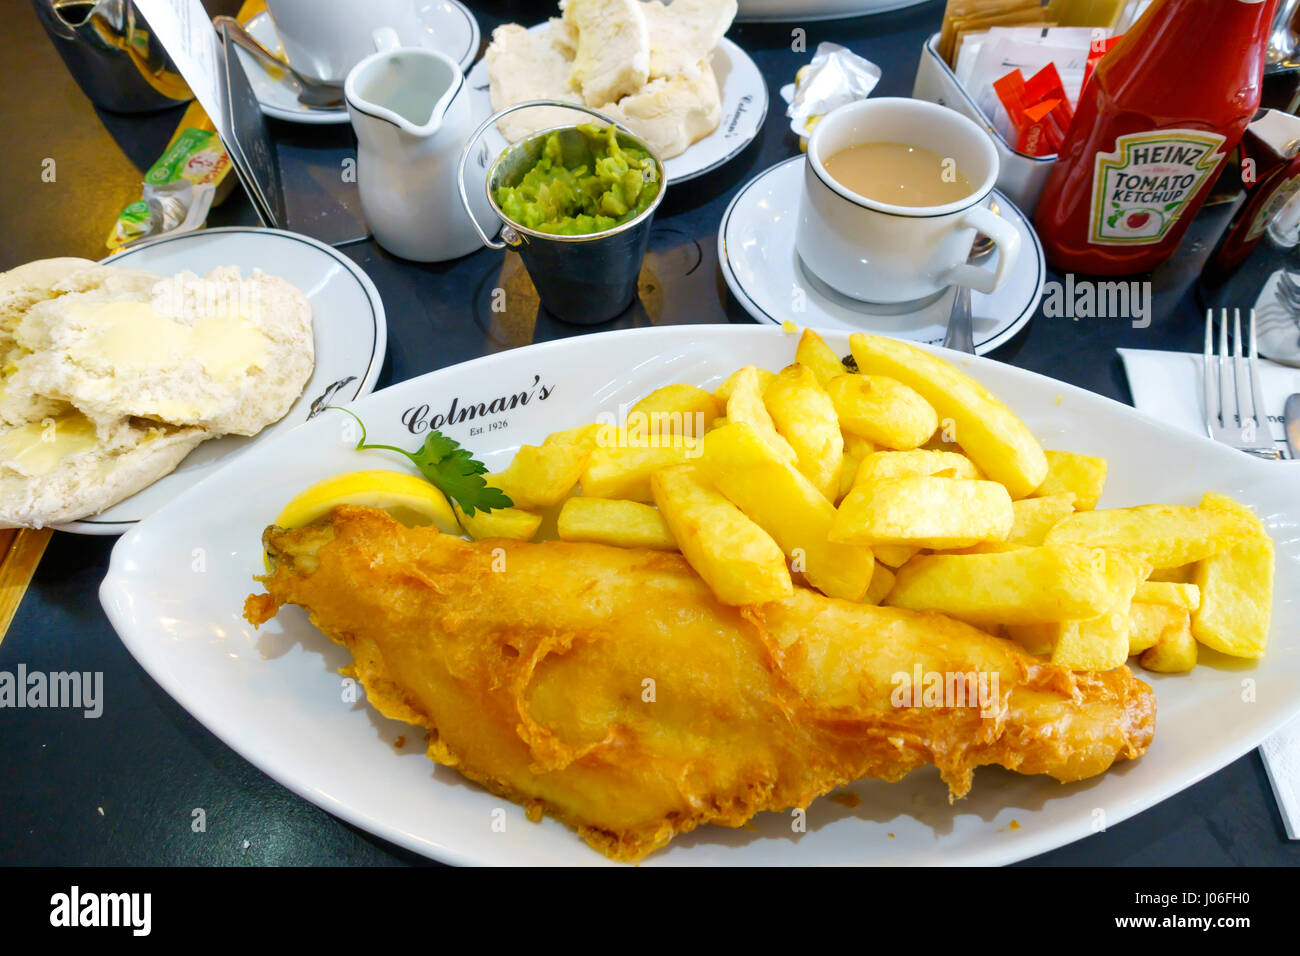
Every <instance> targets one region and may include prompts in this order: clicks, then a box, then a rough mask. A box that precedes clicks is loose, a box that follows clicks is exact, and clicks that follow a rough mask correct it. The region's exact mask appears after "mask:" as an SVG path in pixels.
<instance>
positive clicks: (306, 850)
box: [0, 0, 1300, 866]
mask: <svg viewBox="0 0 1300 956" xmlns="http://www.w3.org/2000/svg"><path fill="white" fill-rule="evenodd" d="M14 6H15V7H17V8H18V9H14V10H11V11H10V13H11V15H10V16H8V17H6V23H5V29H4V30H3V31H0V144H2V145H0V149H2V150H3V160H4V164H5V175H4V176H3V177H0V270H3V269H8V268H11V267H13V266H15V265H18V264H20V263H22V262H26V261H29V260H32V259H39V258H45V257H50V256H84V257H87V258H92V259H98V258H100V257H101V256H102V255H103V254H104V251H105V250H104V247H103V242H104V237H105V234H106V232H107V230H108V228H109V227H110V225H111V223H112V221H113V219H114V217H115V216H116V214H117V212H118V211H119V210H121V209H122V207H123V206H125V205H126V204H127V203H129V202H131V201H133V200H134V199H136V198H138V194H139V188H140V186H139V180H140V176H141V172H142V170H144V169H146V168H148V166H149V164H151V163H152V162H153V161H154V160H155V159H156V158H157V157H158V155H159V154H160V153H161V151H162V148H163V147H164V145H165V144H166V142H167V139H168V138H169V137H170V135H171V133H172V131H173V130H174V128H175V125H176V123H177V121H178V119H179V116H180V112H179V110H169V111H165V112H162V113H156V114H151V115H146V116H114V115H111V114H108V113H104V112H102V111H97V110H96V109H95V108H94V107H93V106H92V105H91V104H90V103H89V102H88V101H87V100H86V98H85V97H84V96H83V95H82V94H81V92H80V90H79V89H78V88H77V86H76V84H75V83H74V82H73V80H72V78H71V77H70V76H69V74H68V73H67V71H66V70H65V69H64V66H63V64H62V62H61V61H60V60H59V58H58V56H57V54H56V52H55V50H54V49H53V47H52V45H51V44H50V42H49V41H48V39H47V38H46V37H45V35H44V34H43V33H42V31H41V29H40V26H39V24H38V23H37V21H36V18H35V16H34V15H33V14H32V12H31V10H30V8H29V7H28V6H27V4H15V5H14ZM469 6H470V7H471V8H472V9H473V10H474V11H475V13H476V14H477V16H478V19H479V23H480V25H481V27H482V28H483V33H484V38H485V41H486V39H487V37H488V36H489V35H490V33H491V29H492V27H494V26H496V25H497V24H498V23H501V22H509V21H520V22H524V23H529V22H533V21H534V20H536V19H538V18H539V17H540V16H541V14H540V13H539V12H538V10H539V7H538V6H537V4H536V3H535V2H532V3H530V2H470V3H469ZM942 6H943V5H942V3H941V2H939V0H932V2H927V3H923V4H921V5H918V6H915V7H912V8H909V9H905V10H901V11H896V12H893V13H886V14H880V15H877V16H874V17H861V18H856V19H851V20H842V21H832V22H822V23H807V24H782V25H776V24H736V25H735V26H733V27H732V29H731V32H730V34H729V36H730V37H731V38H732V39H733V40H734V41H736V42H737V43H738V44H740V46H741V47H743V48H744V49H745V50H746V51H748V52H749V54H750V55H751V56H752V57H753V58H754V60H755V61H756V62H757V63H758V65H759V67H760V69H761V70H762V72H763V74H764V76H765V77H766V78H767V83H768V92H769V95H770V98H771V102H772V107H771V109H770V110H769V112H768V115H767V119H766V122H765V124H764V126H763V129H762V131H761V133H760V135H759V137H758V139H757V140H756V141H755V142H754V143H753V144H752V145H751V146H750V147H749V148H747V149H746V150H745V151H744V152H743V153H742V154H741V155H739V156H737V157H736V158H735V159H734V160H732V161H731V162H730V163H728V164H726V165H725V166H724V167H722V168H720V169H718V170H715V171H714V172H711V173H709V174H707V175H705V176H703V177H701V178H699V179H696V180H693V181H690V182H688V183H684V184H682V185H680V186H677V187H675V188H673V189H671V190H670V192H669V194H668V196H667V197H666V198H665V200H664V202H663V205H662V207H661V210H660V212H659V214H658V216H657V218H656V229H655V234H654V239H653V242H652V247H651V254H650V260H649V262H650V265H651V266H652V269H651V270H650V271H652V272H653V278H654V281H653V282H652V286H653V287H652V288H650V289H647V288H646V287H645V286H644V284H643V296H642V302H641V303H640V304H638V305H636V306H634V307H633V308H632V309H631V310H629V312H628V313H627V314H626V315H624V316H623V317H620V318H618V319H615V320H613V321H612V322H610V323H608V324H606V325H604V326H599V327H596V328H577V327H573V326H568V325H564V324H563V323H560V322H558V321H556V320H554V319H552V318H550V317H548V316H547V315H546V314H545V313H542V314H540V315H538V314H536V313H535V310H532V311H525V313H522V314H513V313H512V314H511V315H510V317H509V319H508V320H505V321H503V320H501V319H499V318H498V319H496V320H493V319H492V318H485V317H484V316H485V312H486V314H487V315H488V316H490V315H491V313H490V310H484V309H482V308H481V303H479V302H476V301H475V300H476V299H477V298H478V297H479V296H480V295H481V294H482V292H481V290H482V289H484V288H490V287H492V286H494V285H496V284H497V282H498V281H501V279H500V278H499V277H503V276H507V274H514V272H515V269H516V267H517V263H515V262H513V261H512V259H505V258H503V254H502V253H499V252H493V251H490V250H482V251H479V252H477V253H474V254H473V255H471V256H468V257H466V258H464V259H461V260H459V261H456V262H454V263H448V264H436V265H416V264H412V263H409V262H404V261H401V260H398V259H395V258H393V257H391V256H389V255H388V254H387V253H385V252H384V251H383V250H381V249H380V248H379V247H378V246H377V245H375V244H374V242H373V241H366V242H363V243H357V244H353V245H349V246H345V247H344V249H343V251H344V252H345V253H346V254H347V255H348V256H349V257H351V258H352V259H353V260H355V261H356V262H357V263H358V264H359V265H360V266H361V267H362V268H363V269H365V271H366V272H367V273H368V274H369V275H370V277H371V278H372V279H373V280H374V282H375V285H376V286H377V287H378V288H379V291H380V293H381V294H382V296H383V299H384V304H385V307H386V310H387V313H388V326H389V340H388V341H389V344H388V357H387V361H386V362H385V365H384V370H383V374H382V376H381V378H380V381H379V386H380V387H383V386H386V385H389V384H391V383H393V382H398V381H402V380H404V379H407V378H410V377H412V376H415V375H420V374H422V373H425V372H428V371H431V370H433V369H437V368H440V367H443V366H447V365H451V364H453V363H456V362H461V361H464V360H466V359H471V358H475V357H476V356H480V355H484V354H488V353H490V352H495V351H499V350H501V349H504V348H511V347H515V346H519V345H525V344H527V343H529V342H538V341H544V340H547V339H554V338H559V337H562V336H568V335H578V334H587V333H590V332H595V331H603V330H605V329H610V328H624V327H627V326H630V325H645V324H669V323H717V322H750V321H751V320H750V318H749V317H748V315H747V314H746V313H745V312H744V311H743V309H741V307H740V306H739V304H738V303H737V302H736V301H735V300H734V299H733V298H731V297H730V295H729V294H728V292H727V290H726V286H725V284H724V283H723V280H722V276H721V273H720V271H719V268H718V262H717V252H716V237H717V229H718V223H719V221H720V218H721V215H722V212H723V210H724V209H725V208H726V204H727V203H728V202H729V201H730V199H731V197H732V196H733V195H734V194H735V193H736V191H737V189H738V188H739V187H740V186H741V185H742V184H744V183H745V182H747V181H748V180H749V179H751V178H752V177H753V176H755V175H756V174H757V173H759V172H760V171H762V170H764V169H766V168H767V167H769V166H771V165H772V164H774V163H776V162H778V161H779V160H782V159H785V158H787V157H789V156H792V155H795V154H796V152H797V151H798V143H797V141H796V139H795V137H794V136H793V135H792V134H791V133H790V130H789V126H788V120H787V119H786V117H785V116H784V103H783V101H782V100H781V99H780V95H779V93H778V90H779V88H780V87H781V85H782V84H784V83H787V82H789V81H790V80H791V79H792V77H793V75H794V72H795V70H796V69H797V68H798V67H799V66H800V65H801V64H802V63H804V62H806V61H807V59H808V57H809V56H810V55H811V51H812V50H813V49H815V47H816V44H817V43H819V42H821V41H823V40H832V41H835V42H839V43H843V44H845V45H847V46H849V47H851V48H852V49H853V50H855V51H856V52H858V53H860V54H862V55H863V56H866V57H868V58H869V59H871V60H872V61H874V62H875V63H877V64H879V65H880V66H881V67H882V69H883V71H884V75H883V78H882V80H881V82H880V85H879V87H878V89H877V95H894V96H906V95H910V93H911V89H912V81H913V78H914V76H915V72H916V65H917V62H918V59H919V56H920V50H921V45H922V43H923V41H924V40H925V39H926V38H927V37H928V36H929V35H930V34H931V33H933V32H934V31H935V30H937V29H938V26H939V22H940V19H941V16H942ZM800 40H803V42H804V43H805V44H806V46H803V47H801V45H800V43H799V41H800ZM796 48H799V49H796ZM804 51H806V52H804ZM317 129H318V130H319V128H317ZM272 132H273V135H275V136H276V137H277V138H280V139H281V140H282V141H290V140H292V141H293V142H294V143H298V144H302V143H308V144H309V143H310V142H311V138H312V136H313V135H319V136H321V137H322V138H323V139H325V140H328V139H329V138H330V137H335V138H337V137H338V136H339V135H343V136H344V137H346V136H347V135H348V134H347V133H342V134H340V132H339V131H338V130H335V131H333V132H329V133H325V132H318V133H313V131H312V130H311V129H309V128H305V127H301V128H292V127H288V126H286V125H283V124H279V123H273V124H272ZM50 159H52V160H54V163H55V169H56V176H55V181H53V182H46V181H44V180H43V178H42V175H41V174H42V171H43V170H44V169H46V168H48V165H49V164H48V163H47V162H46V161H47V160H50ZM254 222H255V218H254V216H253V212H252V209H251V207H250V206H249V205H248V203H247V201H246V200H245V198H244V197H243V196H242V194H240V193H238V192H236V193H235V194H234V195H232V196H231V198H230V199H229V200H228V201H227V202H225V203H224V204H223V205H221V206H220V207H218V208H216V209H214V210H213V213H212V215H211V216H210V218H209V223H210V224H212V225H227V224H239V223H247V224H251V223H254ZM1183 272H1184V273H1186V272H1187V270H1186V269H1184V270H1183ZM1176 273H1177V270H1172V271H1171V272H1169V273H1168V274H1166V275H1163V276H1157V277H1156V283H1155V284H1156V289H1157V292H1156V305H1157V308H1156V315H1155V321H1154V322H1153V323H1152V325H1151V326H1150V327H1149V328H1145V329H1136V328H1133V327H1131V324H1130V323H1128V322H1125V321H1120V320H1115V319H1090V320H1079V321H1075V320H1071V319H1068V318H1056V319H1052V318H1047V317H1045V316H1043V315H1042V314H1041V313H1040V314H1039V315H1037V316H1035V318H1034V319H1033V320H1032V321H1031V322H1030V323H1029V325H1028V326H1027V327H1026V328H1025V329H1024V330H1023V331H1022V332H1021V333H1020V334H1019V335H1017V336H1016V338H1015V339H1013V340H1012V341H1011V342H1010V343H1008V344H1007V345H1005V346H1003V347H1002V348H1000V349H998V350H997V351H996V352H995V353H993V355H994V357H995V358H997V359H1000V360H1001V361H1004V362H1009V363H1013V364H1015V365H1019V366H1022V367H1024V368H1028V369H1032V370H1033V371H1036V372H1041V373H1043V374H1046V375H1051V376H1054V377H1056V378H1059V379H1062V380H1064V381H1067V382H1070V383H1072V384H1075V385H1079V386H1081V387H1083V388H1088V389H1091V390H1093V391H1095V392H1099V393H1101V394H1103V395H1107V396H1109V397H1111V398H1115V399H1118V400H1120V401H1125V402H1128V401H1130V396H1129V392H1128V386H1127V383H1126V381H1125V378H1124V374H1123V370H1122V368H1121V366H1120V362H1119V360H1118V357H1117V355H1116V352H1115V349H1116V348H1117V347H1121V346H1129V347H1135V348H1157V349H1178V350H1183V351H1197V350H1198V349H1199V347H1200V339H1201V335H1202V331H1201V330H1202V325H1201V322H1202V320H1201V318H1200V317H1199V315H1200V314H1203V313H1200V312H1199V306H1198V302H1197V296H1198V293H1197V291H1196V290H1195V289H1187V288H1186V286H1187V285H1188V283H1187V282H1186V281H1183V280H1182V279H1180V278H1179V277H1178V275H1177V274H1176ZM490 278H491V279H493V280H494V281H492V282H487V281H486V280H487V279H490ZM1049 278H1050V277H1049ZM1222 304H1237V305H1248V304H1249V302H1240V303H1222ZM1153 498H1155V499H1158V498H1159V489H1158V488H1153ZM113 543H114V542H113V539H111V538H96V537H82V536H76V535H70V534H63V533H58V534H55V536H54V538H53V540H52V541H51V543H50V546H49V549H48V551H47V552H46V555H45V558H44V560H43V561H42V562H41V565H40V567H39V569H38V571H37V573H36V576H35V579H34V581H33V582H32V585H31V588H30V590H29V591H28V593H27V596H26V598H25V600H24V602H23V604H22V606H21V608H20V609H19V611H18V615H17V617H16V619H15V620H14V622H13V625H12V627H11V628H10V630H9V633H8V635H7V636H6V637H5V638H4V640H3V643H0V670H7V671H10V672H13V671H15V669H16V668H17V666H18V665H19V664H20V663H21V664H24V665H26V667H27V668H28V669H31V670H42V671H62V670H78V671H102V672H103V675H104V699H105V703H104V712H103V715H102V716H101V717H99V718H98V719H93V720H87V719H84V718H83V717H82V716H81V713H80V712H79V711H71V710H18V709H11V708H10V709H0V749H2V750H3V754H4V757H3V761H2V764H3V772H2V773H0V808H3V812H0V863H7V864H54V865H112V864H134V865H157V864H236V865H237V864H306V865H337V864H357V863H362V864H393V863H418V862H425V861H423V860H422V858H420V857H417V856H415V855H413V854H410V853H408V852H407V851H405V850H402V849H399V848H397V847H394V846H391V845H389V844H388V843H386V842H385V841H383V840H380V839H378V838H376V837H373V836H370V835H369V834H367V833H365V832H363V831H361V830H359V829H357V828H355V827H352V826H350V825H348V824H346V823H344V822H342V821H340V820H337V819H335V818H334V817H332V816H330V815H329V814H328V813H326V812H325V811H323V810H320V809H318V808H317V807H315V806H313V805H312V804H310V803H308V802H306V801H304V800H302V799H300V798H299V797H297V796H295V795H294V794H293V793H291V792H289V791H288V790H286V789H285V788H284V787H282V786H280V785H279V784H278V783H276V782H274V781H273V780H271V779H270V778H269V777H267V776H265V775H264V774H263V773H261V772H260V771H259V770H257V769H256V768H254V767H253V766H252V765H251V764H249V763H248V762H247V761H245V760H244V759H243V758H242V757H240V756H239V755H238V754H236V753H235V752H234V751H232V750H230V749H229V748H228V747H226V746H225V745H224V744H222V743H221V742H220V741H219V740H218V739H217V738H216V737H215V736H213V735H212V734H211V733H210V732H209V731H208V730H207V729H205V728H204V727H203V726H201V725H200V724H199V723H198V722H197V721H195V720H194V719H193V718H192V717H190V715H189V714H188V713H186V712H185V710H183V709H182V708H181V707H180V706H179V705H178V704H176V702H175V701H173V700H172V699H171V698H170V697H168V696H167V694H166V693H164V692H163V691H162V690H161V689H160V688H159V687H158V686H157V685H155V684H154V682H153V681H152V680H151V679H150V678H149V677H148V676H147V675H146V674H145V673H144V671H143V670H142V669H141V668H140V667H139V665H138V664H136V662H135V661H134V659H133V658H132V657H131V656H130V654H128V653H127V651H126V649H125V648H124V647H123V646H122V644H121V642H120V641H119V640H118V639H117V636H116V635H115V634H114V632H113V630H112V628H111V627H110V626H109V623H108V620H107V619H106V618H105V616H104V613H103V611H102V609H101V608H100V605H99V600H98V597H97V590H98V586H99V583H100V580H101V579H102V577H103V575H104V572H105V569H106V568H107V565H108V557H109V552H110V551H111V549H112V547H113ZM197 808H202V809H203V811H204V813H205V816H206V821H207V827H206V831H205V832H202V833H195V832H194V830H193V828H192V827H191V822H192V820H193V812H194V811H195V810H196V809H197ZM1028 862H1029V863H1031V864H1048V865H1100V866H1107V865H1118V864H1125V865H1128V864H1147V865H1172V866H1191V865H1201V864H1227V865H1232V864H1250V865H1259V864H1272V865H1277V864H1296V863H1298V862H1300V844H1298V843H1293V842H1288V841H1287V839H1286V833H1285V830H1284V829H1283V826H1282V822H1281V819H1280V817H1279V815H1278V811H1277V807H1276V804H1275V803H1274V800H1273V795H1272V792H1271V789H1270V787H1269V783H1268V780H1267V777H1266V775H1265V772H1264V769H1263V766H1262V764H1261V762H1260V758H1259V755H1258V752H1255V753H1252V754H1249V755H1247V756H1245V757H1243V758H1241V759H1239V760H1237V761H1235V762H1234V763H1232V764H1230V765H1229V766H1227V767H1225V768H1224V769H1223V770H1221V771H1219V772H1218V773H1216V774H1214V775H1212V776H1210V777H1208V778H1207V779H1205V780H1202V781H1200V782H1199V783H1196V784H1194V785H1192V786H1190V787H1188V788H1187V789H1185V790H1184V791H1182V792H1181V793H1180V794H1178V795H1177V796H1175V797H1172V798H1170V799H1168V800H1166V801H1164V802H1163V803H1161V804H1159V805H1158V806H1156V807H1153V808H1152V809H1150V810H1148V811H1146V812H1145V813H1142V814H1140V815H1138V816H1136V817H1133V818H1131V819H1129V820H1127V821H1125V822H1123V823H1120V824H1117V825H1115V826H1113V827H1111V828H1110V829H1108V830H1107V831H1105V832H1103V833H1098V834H1095V835H1093V836H1090V837H1088V838H1087V839H1085V840H1081V841H1079V842H1077V843H1074V844H1071V845H1068V846H1065V847H1062V848H1060V849H1057V850H1055V851H1053V852H1050V853H1047V854H1044V855H1042V856H1039V857H1037V858H1035V859H1033V860H1031V861H1028Z"/></svg>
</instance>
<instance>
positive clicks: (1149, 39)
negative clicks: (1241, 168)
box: [1034, 0, 1277, 275]
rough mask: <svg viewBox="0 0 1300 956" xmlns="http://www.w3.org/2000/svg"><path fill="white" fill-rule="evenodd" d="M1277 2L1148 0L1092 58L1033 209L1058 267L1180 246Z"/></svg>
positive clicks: (1249, 99)
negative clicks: (1118, 35) (1112, 42)
mask: <svg viewBox="0 0 1300 956" xmlns="http://www.w3.org/2000/svg"><path fill="white" fill-rule="evenodd" d="M1276 4H1277V0H1155V2H1154V3H1152V4H1151V6H1150V8H1148V10H1147V12H1146V13H1145V14H1143V15H1142V18H1141V19H1140V20H1139V21H1138V22H1137V23H1135V24H1134V25H1133V26H1132V27H1131V28H1130V29H1129V31H1128V32H1127V33H1125V34H1124V36H1123V38H1122V39H1121V40H1120V41H1119V42H1118V43H1117V44H1115V46H1114V47H1113V48H1112V49H1111V51H1110V52H1109V53H1107V54H1106V55H1105V56H1104V57H1103V58H1102V60H1101V62H1100V63H1098V64H1097V69H1096V71H1095V72H1094V73H1093V75H1092V78H1091V79H1090V80H1089V81H1088V85H1087V86H1086V87H1085V88H1084V90H1083V92H1082V94H1081V95H1080V97H1079V108H1078V109H1077V110H1076V111H1075V115H1074V122H1073V123H1072V124H1071V125H1070V129H1069V132H1068V133H1067V134H1066V137H1065V142H1064V144H1063V145H1062V146H1061V152H1060V156H1059V158H1058V159H1057V162H1056V165H1055V167H1053V169H1052V172H1051V175H1050V176H1049V177H1048V179H1047V185H1046V187H1045V188H1044V189H1043V195H1042V198H1041V199H1040V200H1039V202H1038V209H1037V212H1036V213H1035V215H1034V225H1035V227H1037V229H1038V234H1039V236H1040V237H1041V238H1042V241H1043V248H1044V250H1045V251H1046V252H1047V259H1048V261H1049V262H1050V263H1051V264H1052V265H1053V266H1055V267H1056V268H1057V269H1059V270H1061V271H1062V272H1083V273H1091V274H1094V275H1130V274H1132V273H1135V272H1145V271H1147V270H1148V269H1153V268H1155V267H1156V266H1158V265H1159V264H1160V263H1162V262H1164V261H1165V260H1166V259H1168V258H1169V257H1170V256H1171V255H1173V252H1174V250H1175V249H1176V248H1177V247H1178V242H1179V240H1180V239H1182V237H1183V233H1184V232H1186V231H1187V227H1188V226H1189V225H1190V224H1191V221H1192V217H1193V216H1194V215H1196V211H1197V210H1198V209H1199V208H1200V206H1201V203H1202V202H1203V201H1204V200H1205V196H1206V194H1207V193H1208V192H1209V190H1210V187H1211V186H1212V185H1213V181H1214V176H1215V173H1216V172H1217V170H1218V168H1219V164H1220V163H1221V162H1222V161H1223V159H1224V157H1225V156H1226V155H1227V154H1228V153H1230V152H1231V151H1232V150H1233V149H1234V148H1235V147H1236V145H1237V141H1238V140H1240V139H1241V136H1242V133H1244V132H1245V129H1246V126H1247V124H1248V123H1249V122H1250V121H1251V118H1252V117H1253V116H1254V115H1255V111H1256V109H1257V108H1258V106H1259V94H1260V82H1261V78H1262V76H1263V72H1264V54H1265V51H1266V47H1267V43H1268V34H1269V29H1270V25H1271V24H1272V21H1273V10H1274V7H1275V6H1276Z"/></svg>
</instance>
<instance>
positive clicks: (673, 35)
mask: <svg viewBox="0 0 1300 956" xmlns="http://www.w3.org/2000/svg"><path fill="white" fill-rule="evenodd" d="M641 7H642V12H643V13H644V14H645V19H646V27H647V29H648V30H649V33H650V78H651V79H656V78H658V77H667V78H669V79H671V78H672V77H675V76H678V75H686V76H694V75H695V74H696V72H697V71H698V69H699V63H700V61H701V60H706V61H707V59H708V56H709V51H710V50H712V49H713V48H714V47H715V46H717V45H718V42H719V41H720V40H721V39H722V37H723V35H724V34H726V32H727V30H729V29H730V28H731V21H732V20H734V19H736V9H737V8H736V0H672V3H671V4H664V3H661V2H660V0H649V2H647V3H642V4H641Z"/></svg>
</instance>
